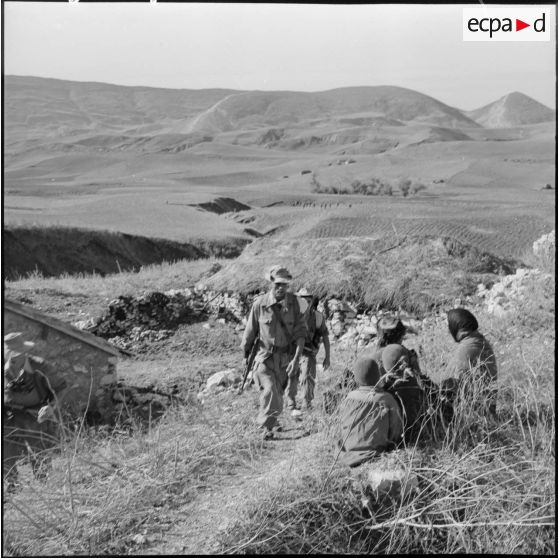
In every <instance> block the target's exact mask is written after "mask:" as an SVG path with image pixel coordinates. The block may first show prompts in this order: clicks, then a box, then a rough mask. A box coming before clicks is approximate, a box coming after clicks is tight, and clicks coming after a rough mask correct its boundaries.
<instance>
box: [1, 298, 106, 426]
mask: <svg viewBox="0 0 558 558" xmlns="http://www.w3.org/2000/svg"><path fill="white" fill-rule="evenodd" d="M12 331H21V332H23V333H24V334H25V336H26V338H27V339H28V340H30V341H33V342H34V343H35V347H34V349H33V351H32V354H35V355H37V356H41V357H42V358H44V359H45V360H46V361H48V362H49V363H50V364H51V365H52V367H53V368H54V369H55V370H56V372H57V374H60V376H62V377H63V378H64V380H65V381H66V384H67V387H68V388H69V389H68V391H67V392H66V395H65V396H64V398H63V399H62V404H61V406H62V409H63V412H64V414H68V415H71V416H74V417H75V416H82V415H83V414H84V413H85V412H88V413H89V414H90V415H91V416H94V414H95V413H99V415H100V417H99V418H101V419H103V420H110V418H111V416H112V391H113V388H114V386H115V384H116V362H117V357H116V356H113V355H111V354H109V353H107V352H105V351H102V350H101V349H98V348H97V347H94V346H92V345H88V344H87V343H84V342H83V341H80V340H79V339H76V338H74V337H72V336H70V335H67V334H66V333H63V332H61V331H58V330H56V329H54V328H52V327H50V326H48V325H46V324H42V323H40V322H37V321H35V320H32V319H30V318H28V317H26V316H22V315H20V314H17V313H15V312H12V311H10V310H9V309H7V308H6V309H4V332H5V333H8V332H12Z"/></svg>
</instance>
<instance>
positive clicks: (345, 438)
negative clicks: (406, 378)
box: [339, 386, 403, 467]
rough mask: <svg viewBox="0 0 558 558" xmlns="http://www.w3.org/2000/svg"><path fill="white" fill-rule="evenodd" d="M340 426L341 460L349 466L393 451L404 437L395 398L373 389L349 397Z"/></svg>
mask: <svg viewBox="0 0 558 558" xmlns="http://www.w3.org/2000/svg"><path fill="white" fill-rule="evenodd" d="M340 423H341V436H340V440H339V446H340V450H341V457H340V461H341V462H342V463H345V464H346V465H349V466H350V467H356V466H357V465H360V464H361V463H363V462H365V461H369V460H370V459H372V458H374V457H375V456H377V455H378V454H379V453H381V452H384V451H388V450H390V449H394V448H395V447H396V446H397V444H398V443H399V442H401V436H402V434H403V419H402V417H401V412H400V410H399V405H398V404H397V402H396V401H395V398H394V397H393V395H391V394H390V393H387V392H384V391H378V390H376V389H375V388H374V387H371V386H360V387H359V388H358V389H356V390H354V391H351V392H350V393H349V394H348V395H347V397H346V399H345V401H343V403H342V405H341V410H340Z"/></svg>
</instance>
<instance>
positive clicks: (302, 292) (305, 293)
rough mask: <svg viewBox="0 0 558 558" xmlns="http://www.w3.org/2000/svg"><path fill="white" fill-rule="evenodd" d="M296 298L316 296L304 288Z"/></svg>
mask: <svg viewBox="0 0 558 558" xmlns="http://www.w3.org/2000/svg"><path fill="white" fill-rule="evenodd" d="M296 296H304V297H311V296H314V295H313V294H312V293H311V292H310V291H309V290H308V289H307V288H306V287H302V289H300V290H299V291H298V292H297V293H296Z"/></svg>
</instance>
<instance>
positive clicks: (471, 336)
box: [446, 308, 498, 415]
mask: <svg viewBox="0 0 558 558" xmlns="http://www.w3.org/2000/svg"><path fill="white" fill-rule="evenodd" d="M447 319H448V329H449V332H450V334H451V336H452V337H453V339H454V341H455V342H456V343H458V347H457V351H456V353H455V355H454V357H453V360H452V362H451V364H450V368H449V371H448V375H449V378H447V379H446V382H448V383H450V382H451V383H453V384H454V385H455V392H456V393H457V392H458V391H461V392H462V395H464V394H466V393H468V396H469V397H471V398H473V399H478V401H477V404H479V405H480V406H481V407H482V406H483V405H484V406H486V409H484V410H485V411H488V412H489V413H490V414H492V415H495V414H496V399H497V395H498V389H497V380H498V366H497V364H496V356H495V355H494V350H493V349H492V346H491V345H490V343H489V342H488V341H487V340H486V338H485V337H484V335H482V333H480V331H479V330H478V328H479V324H478V322H477V319H476V318H475V316H474V315H473V314H472V313H471V312H469V310H466V309H465V308H454V309H453V310H450V311H449V312H448V316H447Z"/></svg>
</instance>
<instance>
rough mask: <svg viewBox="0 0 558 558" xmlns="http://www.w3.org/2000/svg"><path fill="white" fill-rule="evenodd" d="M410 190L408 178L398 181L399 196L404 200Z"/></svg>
mask: <svg viewBox="0 0 558 558" xmlns="http://www.w3.org/2000/svg"><path fill="white" fill-rule="evenodd" d="M410 188H411V180H410V179H409V178H402V179H401V180H400V181H399V190H400V191H401V195H402V196H403V197H404V198H406V197H407V196H408V195H409V189H410Z"/></svg>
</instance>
